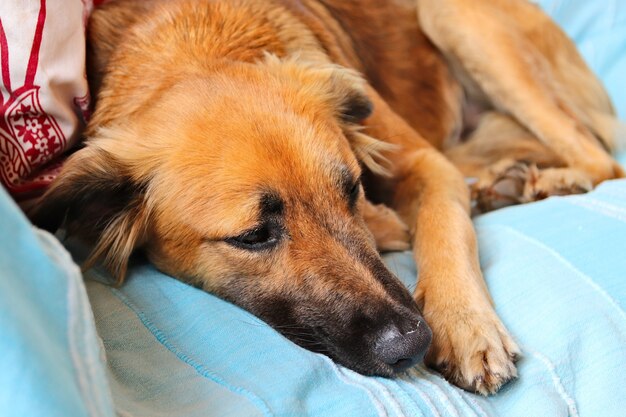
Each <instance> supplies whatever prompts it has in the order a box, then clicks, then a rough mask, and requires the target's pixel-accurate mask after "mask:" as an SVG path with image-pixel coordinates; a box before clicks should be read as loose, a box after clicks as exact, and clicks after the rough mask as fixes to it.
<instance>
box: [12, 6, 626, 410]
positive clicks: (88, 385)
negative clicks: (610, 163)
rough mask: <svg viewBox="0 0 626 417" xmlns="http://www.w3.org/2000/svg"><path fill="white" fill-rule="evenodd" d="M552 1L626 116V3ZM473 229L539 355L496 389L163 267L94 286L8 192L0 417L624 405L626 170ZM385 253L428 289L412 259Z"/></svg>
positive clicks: (531, 354) (492, 277)
mask: <svg viewBox="0 0 626 417" xmlns="http://www.w3.org/2000/svg"><path fill="white" fill-rule="evenodd" d="M540 3H541V5H542V6H543V7H544V8H545V9H546V10H547V11H548V12H549V13H551V14H552V15H553V16H554V17H555V18H556V20H557V21H558V22H559V23H561V24H562V25H564V27H565V29H566V30H567V31H568V33H569V34H570V36H572V37H573V39H575V40H576V41H577V42H578V44H579V46H580V48H581V50H582V51H583V54H585V56H586V58H587V59H588V61H589V62H590V63H591V65H592V67H593V68H594V69H595V70H596V71H598V73H599V74H600V75H601V76H602V78H603V79H604V81H605V82H606V84H607V85H608V86H609V88H610V90H611V93H612V96H613V98H614V100H615V102H616V103H617V107H618V109H619V110H620V114H621V115H622V116H626V91H624V88H625V87H624V83H623V81H622V80H621V79H620V75H619V74H620V73H621V74H626V54H624V51H625V50H626V49H625V47H626V32H625V27H624V26H625V24H624V21H625V18H626V3H622V2H618V1H608V0H607V1H605V2H601V3H602V4H600V2H583V1H582V0H581V1H574V0H569V1H558V0H543V1H541V2H540ZM623 156H624V158H623V161H626V155H623ZM476 228H477V231H478V237H479V243H480V250H481V264H482V267H483V270H484V272H485V277H486V280H487V282H488V285H489V287H490V289H491V292H492V294H493V298H494V300H495V302H496V308H497V310H498V313H499V314H500V316H501V317H502V319H503V321H504V322H505V324H506V325H507V327H508V328H509V329H510V330H511V332H512V333H513V335H514V336H515V338H516V339H517V340H518V341H519V342H520V345H521V347H522V349H523V352H524V357H523V359H522V360H521V361H520V363H519V372H520V375H521V378H520V379H519V380H517V381H514V382H513V383H511V384H509V385H507V386H506V387H505V388H504V389H503V390H502V391H501V392H500V393H499V394H498V395H496V396H492V397H490V398H483V397H479V396H476V395H473V394H469V393H467V392H464V391H461V390H459V389H457V388H455V387H453V386H451V385H449V384H448V383H447V382H446V381H445V380H443V379H442V378H440V377H439V376H438V375H437V374H436V373H433V372H431V371H429V370H427V369H425V368H423V367H416V368H414V369H412V370H410V371H409V372H406V373H405V374H403V375H401V376H400V377H398V378H396V379H384V378H371V377H364V376H361V375H359V374H356V373H354V372H352V371H350V370H348V369H345V368H343V367H340V366H337V365H336V364H334V363H333V362H331V361H330V360H329V359H328V358H326V357H325V356H322V355H318V354H314V353H311V352H309V351H306V350H304V349H301V348H299V347H298V346H296V345H294V344H292V343H291V342H289V341H287V340H286V339H284V338H283V337H282V336H281V335H279V334H278V333H277V332H275V331H274V330H273V329H272V328H270V327H268V326H267V325H265V324H264V323H263V322H261V321H260V320H258V319H257V318H255V317H254V316H252V315H250V314H249V313H247V312H245V311H243V310H241V309H239V308H238V307H236V306H233V305H231V304H229V303H227V302H225V301H223V300H220V299H218V298H216V297H214V296H212V295H210V294H207V293H204V292H202V291H200V290H198V289H195V288H193V287H189V286H187V285H185V284H182V283H180V282H178V281H176V280H174V279H172V278H170V277H167V276H165V275H163V274H161V273H159V272H158V271H156V270H155V269H154V268H153V267H151V266H150V265H138V266H135V267H134V268H132V269H131V271H130V277H129V279H128V281H127V283H126V284H125V285H124V286H122V287H121V288H113V287H111V286H108V285H106V284H105V283H106V282H107V281H108V276H107V275H106V274H104V273H103V272H102V271H100V270H97V269H96V270H92V271H89V272H88V273H86V275H85V277H86V278H87V280H86V290H87V291H86V292H85V286H83V285H82V282H81V280H80V277H79V273H78V270H77V268H76V266H75V265H74V264H73V263H72V262H71V261H70V260H69V258H68V255H67V253H66V252H65V249H63V248H62V247H61V246H60V245H59V243H58V242H57V241H56V240H55V239H54V238H52V237H51V236H50V235H48V234H46V233H45V232H41V231H38V230H35V229H32V228H31V227H30V226H29V225H28V223H27V221H26V219H25V218H24V217H23V216H22V215H21V213H20V212H19V210H18V209H17V208H16V207H15V206H14V204H13V203H12V202H11V201H10V199H9V197H8V196H7V195H6V193H4V192H3V191H2V190H0V230H2V231H3V236H2V238H0V274H1V278H2V279H0V329H1V331H0V369H1V370H2V371H1V372H0V416H4V415H7V416H18V415H19V416H22V415H23V416H57V415H58V416H77V417H78V416H100V415H101V416H113V415H115V413H117V414H118V415H122V416H127V415H132V416H150V417H152V416H172V415H175V416H181V417H191V416H257V415H258V416H303V417H306V416H311V417H317V416H325V417H326V416H333V417H335V416H337V417H344V416H345V417H352V416H357V415H358V416H481V417H484V416H496V415H500V416H507V417H516V416H520V417H521V416H524V417H528V416H557V417H559V416H563V417H565V416H588V417H595V416H603V417H605V416H606V417H611V416H616V417H617V416H621V415H623V410H624V409H626V396H625V395H624V385H625V384H626V377H625V376H624V370H623V365H624V363H626V348H625V346H626V314H625V312H624V305H625V303H626V279H624V278H625V275H626V256H624V249H623V248H624V247H626V180H620V181H611V182H607V183H605V184H603V185H601V186H600V187H599V188H598V189H597V190H595V191H593V192H592V193H589V194H587V195H583V196H572V197H559V198H550V199H548V200H546V201H543V202H539V203H535V204H529V205H526V206H521V207H513V208H509V209H504V210H500V211H497V212H495V213H491V214H489V215H485V216H482V217H480V218H478V219H477V220H476ZM70 249H71V250H72V252H73V254H74V256H75V257H76V258H77V259H80V258H81V257H82V256H83V254H82V253H81V251H82V248H81V247H80V246H71V245H70ZM387 262H388V264H389V265H390V267H391V268H392V269H394V270H395V271H396V272H397V273H398V275H399V276H400V277H401V278H402V279H403V281H404V282H405V283H406V284H407V286H409V287H410V288H413V287H414V286H415V276H416V274H417V271H415V266H414V264H413V262H412V261H411V256H410V254H406V253H397V254H391V255H388V256H387ZM86 293H87V294H88V296H89V301H90V302H91V307H92V309H93V310H90V309H89V304H88V301H87V298H86ZM92 311H93V315H92ZM94 316H95V317H94ZM94 318H95V320H94ZM96 330H97V335H96ZM98 336H99V337H100V338H101V339H102V341H101V342H102V346H103V347H104V351H103V350H102V349H101V345H100V341H99V340H98ZM104 353H106V355H105V356H104Z"/></svg>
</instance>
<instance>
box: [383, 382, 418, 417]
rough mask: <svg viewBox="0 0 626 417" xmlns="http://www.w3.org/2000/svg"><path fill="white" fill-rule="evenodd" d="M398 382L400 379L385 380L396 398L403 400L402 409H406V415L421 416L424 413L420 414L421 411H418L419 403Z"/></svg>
mask: <svg viewBox="0 0 626 417" xmlns="http://www.w3.org/2000/svg"><path fill="white" fill-rule="evenodd" d="M400 381H401V380H400V379H389V380H386V382H387V383H388V384H391V385H392V387H393V392H395V393H396V396H397V397H398V398H402V399H403V402H404V404H405V407H404V408H405V409H406V413H407V414H408V415H409V416H411V417H415V416H416V415H417V413H418V412H419V413H420V414H421V415H422V416H423V415H424V413H422V410H420V409H419V403H418V402H417V401H416V400H415V399H414V398H413V397H412V396H411V395H410V394H409V392H408V391H407V389H406V388H404V386H403V383H401V382H400Z"/></svg>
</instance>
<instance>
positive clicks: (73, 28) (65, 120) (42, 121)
mask: <svg viewBox="0 0 626 417" xmlns="http://www.w3.org/2000/svg"><path fill="white" fill-rule="evenodd" d="M91 8H92V0H2V1H0V180H1V181H2V184H3V185H4V186H5V187H6V188H7V189H8V190H9V192H10V193H11V194H12V195H13V196H14V197H15V198H16V199H17V200H22V199H26V198H29V197H33V196H36V195H37V194H39V193H41V192H42V191H43V189H44V188H45V187H46V186H47V185H48V184H49V183H50V182H51V181H52V180H53V179H54V177H55V175H56V173H57V172H58V170H59V168H60V165H61V163H60V156H61V155H62V154H63V153H65V152H66V151H67V150H68V149H69V148H71V147H72V146H73V145H75V144H76V142H77V140H78V139H79V136H80V130H81V127H82V126H83V125H84V123H85V120H86V118H87V117H88V112H89V102H90V98H89V90H88V87H87V80H86V77H85V25H86V22H87V17H88V16H89V12H90V11H91Z"/></svg>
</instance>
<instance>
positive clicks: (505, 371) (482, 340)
mask: <svg viewBox="0 0 626 417" xmlns="http://www.w3.org/2000/svg"><path fill="white" fill-rule="evenodd" d="M424 317H425V318H426V321H427V322H428V323H429V325H430V326H431V328H432V330H433V343H432V345H431V348H430V351H429V352H428V355H427V356H426V364H427V365H428V366H430V367H432V368H434V369H436V370H437V371H439V372H440V373H441V374H442V375H443V376H444V377H445V378H446V379H447V380H448V381H450V382H451V383H453V384H455V385H457V386H459V387H461V388H463V389H465V390H468V391H472V392H476V393H480V394H482V395H489V394H493V393H495V392H497V391H498V390H499V389H500V387H501V386H502V385H504V384H506V383H507V382H508V381H510V380H511V379H514V378H516V377H517V370H516V368H515V362H516V361H517V359H518V357H519V356H520V350H519V348H518V346H517V345H516V343H515V342H514V341H513V339H512V338H511V336H509V334H508V333H507V330H506V329H505V328H504V326H503V325H502V323H501V322H500V320H499V319H498V317H497V316H496V314H495V312H493V310H491V308H488V309H487V308H485V309H484V310H482V311H480V310H470V309H468V310H466V311H459V310H457V311H445V310H442V311H427V310H425V311H424Z"/></svg>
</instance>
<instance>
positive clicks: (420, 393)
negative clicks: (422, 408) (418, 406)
mask: <svg viewBox="0 0 626 417" xmlns="http://www.w3.org/2000/svg"><path fill="white" fill-rule="evenodd" d="M409 378H410V376H409ZM411 380H413V378H411ZM411 380H410V381H409V382H408V383H407V385H408V386H409V388H411V390H412V391H415V393H416V394H417V395H418V396H419V397H420V398H421V399H422V401H423V402H424V404H425V405H426V407H428V411H429V412H430V414H431V415H432V416H435V417H441V414H439V411H437V408H436V407H435V405H434V404H433V402H432V401H431V400H430V396H429V395H428V394H426V392H424V390H421V389H419V388H418V387H417V386H416V385H415V384H412V383H410V382H411Z"/></svg>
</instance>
